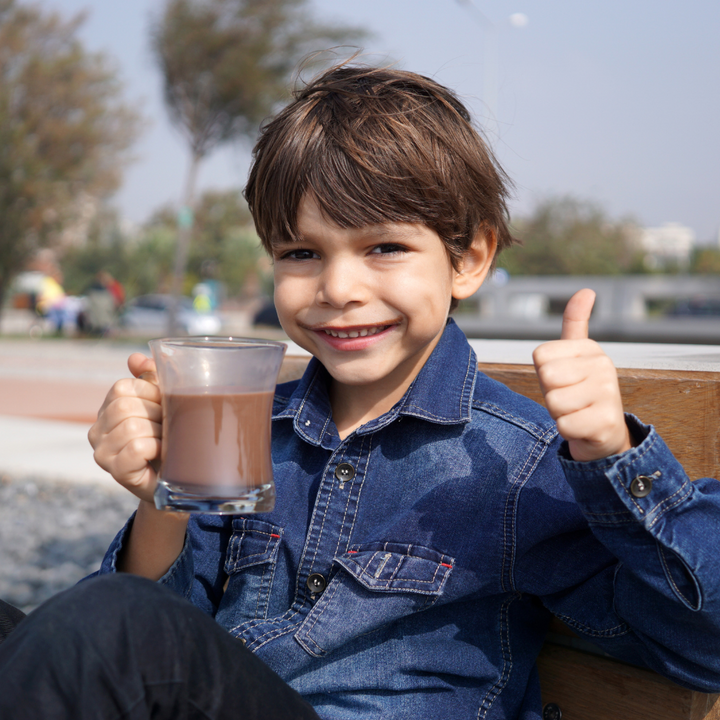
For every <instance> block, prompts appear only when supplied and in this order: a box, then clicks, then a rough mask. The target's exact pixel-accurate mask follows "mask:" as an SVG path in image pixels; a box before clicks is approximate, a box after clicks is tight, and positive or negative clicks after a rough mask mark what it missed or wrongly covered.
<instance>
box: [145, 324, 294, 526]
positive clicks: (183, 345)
mask: <svg viewBox="0 0 720 720" xmlns="http://www.w3.org/2000/svg"><path fill="white" fill-rule="evenodd" d="M150 349H151V350H152V354H153V358H154V359H155V364H156V366H157V373H158V379H159V382H160V392H161V393H162V408H163V430H162V455H161V466H160V472H159V477H158V485H157V489H156V490H155V505H156V506H157V507H158V508H159V509H166V510H175V511H179V512H205V513H217V514H244V513H252V512H269V511H270V510H272V509H273V507H274V505H275V485H274V483H273V478H272V459H271V454H270V421H271V414H272V402H273V396H274V393H275V384H276V382H277V376H278V373H279V371H280V365H281V364H282V360H283V355H284V354H285V349H286V346H285V345H284V344H283V343H278V342H271V341H265V340H251V339H245V338H165V339H163V340H152V341H151V342H150Z"/></svg>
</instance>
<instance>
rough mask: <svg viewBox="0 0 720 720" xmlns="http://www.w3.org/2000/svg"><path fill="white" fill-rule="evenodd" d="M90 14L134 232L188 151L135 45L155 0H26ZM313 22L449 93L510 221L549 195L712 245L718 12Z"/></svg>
mask: <svg viewBox="0 0 720 720" xmlns="http://www.w3.org/2000/svg"><path fill="white" fill-rule="evenodd" d="M40 4H41V5H42V6H44V7H45V8H47V9H54V10H57V11H58V12H60V13H61V14H62V15H64V16H66V17H69V16H71V15H73V14H75V13H77V12H79V11H81V10H83V9H87V10H88V11H89V15H88V18H87V20H86V22H85V24H84V25H83V27H82V29H81V31H80V37H81V39H82V40H83V42H84V44H85V45H86V47H87V48H88V49H90V50H93V51H102V52H104V53H106V54H107V55H108V56H109V57H110V58H112V60H113V62H114V63H115V64H116V67H117V69H118V72H119V75H120V77H121V78H122V80H123V81H124V84H125V98H126V99H127V101H128V102H129V103H130V104H132V105H133V106H135V107H136V108H138V109H139V110H140V111H141V112H142V113H143V114H144V116H145V117H146V118H147V119H148V121H149V122H148V124H147V127H146V130H145V132H144V134H143V135H142V137H141V138H140V140H139V141H138V142H137V143H136V145H135V147H134V156H135V161H134V162H133V163H132V164H131V165H130V166H129V167H128V169H127V171H126V173H125V178H124V183H123V185H122V187H121V189H120V190H119V191H118V193H117V194H116V195H115V197H114V198H113V203H114V204H115V205H116V206H117V207H118V208H119V209H120V212H121V214H122V215H123V216H124V217H126V218H127V219H129V220H131V221H133V222H135V223H141V222H143V221H144V220H146V219H147V218H148V216H149V215H150V214H151V213H152V212H153V210H155V209H157V208H158V207H160V206H163V205H166V204H168V203H172V204H178V203H179V199H180V197H181V193H182V186H183V179H184V175H185V171H186V169H187V164H188V150H187V148H186V146H185V144H184V142H183V140H182V137H181V136H180V135H179V133H178V132H177V131H176V130H175V129H174V128H173V127H172V126H171V125H170V124H169V122H168V119H167V114H166V112H165V109H164V106H163V102H162V94H161V80H160V75H159V73H158V71H157V70H156V68H155V66H154V63H153V59H152V55H151V52H150V49H149V40H148V28H149V24H150V20H151V18H152V17H153V16H156V15H157V14H158V13H159V12H160V10H161V9H162V6H163V0H122V2H111V1H109V0H41V2H40ZM310 4H311V7H312V8H313V10H314V12H315V15H316V17H317V18H318V19H320V20H323V21H330V20H335V21H337V22H341V23H350V24H356V25H361V26H363V27H365V28H366V29H368V30H370V31H371V32H372V33H373V35H372V38H371V39H369V40H368V41H366V42H365V43H364V45H363V50H364V53H365V54H366V55H367V56H368V59H369V60H370V61H371V62H374V63H377V62H393V63H395V64H396V65H397V66H399V67H401V68H403V69H406V70H412V71H414V72H419V73H422V74H424V75H428V76H431V77H433V78H434V79H436V80H437V81H439V82H441V83H443V84H444V85H447V86H449V87H451V88H452V89H454V90H455V91H456V92H457V93H458V94H459V95H460V97H461V98H462V99H463V100H464V101H465V103H466V104H467V105H468V107H469V109H470V111H471V112H472V113H473V115H474V117H475V119H476V121H477V122H478V123H479V124H480V125H481V126H482V127H484V128H485V132H486V134H487V136H488V137H489V138H490V141H491V144H492V146H493V148H494V150H495V153H496V155H497V157H498V159H499V160H500V162H501V164H502V165H503V167H504V168H505V170H506V171H507V173H508V174H509V175H510V177H511V178H512V179H513V181H514V185H515V188H514V196H513V200H512V202H511V205H510V210H511V214H512V215H515V216H517V215H524V214H525V215H527V214H529V213H530V212H532V210H533V208H534V207H536V205H537V204H538V203H540V202H542V201H544V200H546V199H550V198H553V197H559V196H566V195H572V196H574V197H577V198H579V199H582V200H590V201H593V202H595V203H597V204H599V205H600V206H601V207H602V208H603V209H604V210H605V211H606V212H607V213H608V214H609V216H610V217H612V218H615V219H618V218H626V217H627V218H632V219H634V220H636V221H637V222H639V223H640V224H642V225H644V226H651V227H654V226H658V225H661V224H663V223H665V222H677V223H681V224H683V225H687V226H689V227H691V228H692V229H693V230H694V231H695V233H696V235H697V238H698V240H699V241H701V242H704V241H710V240H713V241H715V242H717V241H718V240H719V239H720V235H719V231H720V131H719V128H720V2H718V1H717V0H687V1H686V2H685V3H682V4H680V3H671V2H657V0H605V1H604V2H578V1H577V0H552V2H548V0H545V1H544V2H541V1H540V0H513V1H512V2H508V1H506V0H354V1H353V2H351V1H350V0H310ZM249 155H250V153H249V147H248V146H247V144H244V145H233V146H228V147H224V148H222V149H220V150H218V151H217V152H216V153H215V154H214V155H213V156H211V157H210V158H208V159H207V160H206V162H205V163H204V165H203V166H202V169H201V172H200V179H199V185H200V189H201V190H204V189H227V188H237V187H242V186H243V185H244V182H245V178H246V175H247V171H248V166H249Z"/></svg>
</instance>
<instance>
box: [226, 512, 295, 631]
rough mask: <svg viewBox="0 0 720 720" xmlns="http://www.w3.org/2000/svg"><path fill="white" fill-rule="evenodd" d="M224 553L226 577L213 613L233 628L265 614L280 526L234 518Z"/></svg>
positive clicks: (276, 553)
mask: <svg viewBox="0 0 720 720" xmlns="http://www.w3.org/2000/svg"><path fill="white" fill-rule="evenodd" d="M232 526H233V534H232V537H231V538H230V542H229V543H228V549H227V554H226V556H225V572H226V573H227V576H228V580H227V586H226V588H225V594H224V595H223V599H222V602H221V603H220V607H219V608H218V612H217V614H216V616H215V619H216V620H217V622H219V623H220V624H221V625H222V626H223V627H225V628H228V629H232V628H233V627H235V626H237V625H240V624H241V623H243V622H246V621H247V620H256V619H263V618H266V617H267V614H268V606H269V602H270V592H271V590H272V584H273V579H274V577H275V568H276V566H277V556H278V551H279V547H280V540H281V538H282V528H280V527H277V526H276V525H272V524H271V523H267V522H264V521H262V520H255V519H252V518H234V519H233V522H232Z"/></svg>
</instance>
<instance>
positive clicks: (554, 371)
mask: <svg viewBox="0 0 720 720" xmlns="http://www.w3.org/2000/svg"><path fill="white" fill-rule="evenodd" d="M602 370H603V363H602V358H598V357H595V356H591V357H580V356H578V357H569V358H568V357H564V358H558V359H557V360H554V361H553V362H549V363H546V364H544V365H541V366H539V367H538V368H537V377H538V382H539V383H540V388H541V389H542V391H543V393H544V394H547V393H548V392H550V391H551V390H555V389H559V388H568V389H570V388H572V387H575V386H576V385H578V384H579V383H582V382H583V381H585V380H587V379H588V378H590V377H593V376H594V375H597V374H598V373H599V372H602Z"/></svg>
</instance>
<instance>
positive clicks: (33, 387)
mask: <svg viewBox="0 0 720 720" xmlns="http://www.w3.org/2000/svg"><path fill="white" fill-rule="evenodd" d="M137 351H140V352H146V353H147V349H146V348H144V347H143V346H142V345H140V344H135V345H133V344H121V343H108V342H98V341H78V340H63V339H59V340H42V341H33V340H12V339H9V340H7V339H3V340H0V475H5V476H7V477H9V478H10V479H14V478H36V479H40V480H58V481H63V482H71V483H87V482H90V483H95V484H100V485H101V486H105V487H108V488H112V489H116V488H117V489H118V490H119V489H120V488H118V486H117V484H116V483H115V482H114V481H113V480H112V478H111V477H110V476H109V475H108V474H107V473H106V472H105V471H103V470H101V469H100V468H99V467H98V466H97V465H96V464H95V462H94V460H93V457H92V448H91V447H90V443H89V442H88V439H87V432H88V430H89V429H90V425H91V424H92V423H93V422H94V420H95V418H96V417H97V411H98V410H99V408H100V405H101V404H102V402H103V399H104V398H105V395H106V394H107V391H108V390H109V389H110V387H111V385H112V383H113V382H115V381H116V380H118V379H120V378H121V377H128V376H129V374H130V373H129V372H128V369H127V358H128V356H129V355H130V354H131V353H132V352H137Z"/></svg>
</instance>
